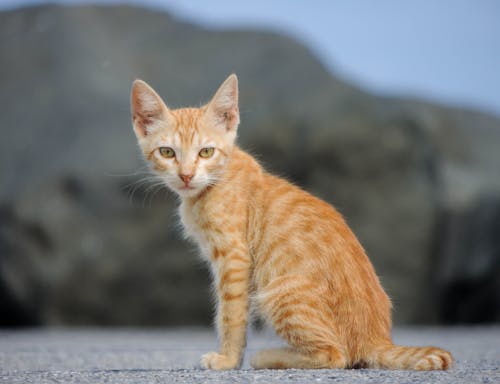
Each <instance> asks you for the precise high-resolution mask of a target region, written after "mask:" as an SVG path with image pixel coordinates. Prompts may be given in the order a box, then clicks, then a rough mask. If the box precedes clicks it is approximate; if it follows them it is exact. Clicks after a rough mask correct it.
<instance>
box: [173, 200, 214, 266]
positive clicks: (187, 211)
mask: <svg viewBox="0 0 500 384" xmlns="http://www.w3.org/2000/svg"><path fill="white" fill-rule="evenodd" d="M179 217H180V219H181V223H182V227H183V230H184V237H186V238H187V239H190V240H192V241H194V242H195V243H196V244H197V245H198V247H199V248H200V251H201V254H202V256H203V257H204V258H205V259H209V258H210V245H209V243H208V240H207V238H206V236H205V235H204V234H203V231H202V229H201V228H200V226H199V224H198V223H199V220H198V212H197V211H196V209H195V208H194V207H193V206H192V205H191V204H188V203H186V202H184V201H183V202H182V203H181V205H180V207H179Z"/></svg>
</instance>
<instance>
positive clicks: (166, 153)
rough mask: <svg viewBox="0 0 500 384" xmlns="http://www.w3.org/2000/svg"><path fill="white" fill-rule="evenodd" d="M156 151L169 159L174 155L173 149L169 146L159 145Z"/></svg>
mask: <svg viewBox="0 0 500 384" xmlns="http://www.w3.org/2000/svg"><path fill="white" fill-rule="evenodd" d="M158 151H159V152H160V155H162V156H163V157H165V158H166V159H171V158H172V157H174V156H175V151H174V150H173V149H172V148H170V147H160V148H158Z"/></svg>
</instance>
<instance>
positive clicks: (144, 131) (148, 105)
mask: <svg viewBox="0 0 500 384" xmlns="http://www.w3.org/2000/svg"><path fill="white" fill-rule="evenodd" d="M130 108H131V110H132V124H133V126H134V131H135V134H136V135H137V137H138V138H143V137H146V136H147V135H149V134H151V133H152V132H154V130H155V129H156V127H157V126H158V125H159V124H161V123H162V122H165V121H168V119H169V118H170V112H169V110H168V108H167V106H166V105H165V103H164V102H163V100H162V99H161V97H160V96H159V95H158V94H157V93H156V92H155V91H154V89H153V88H151V87H150V86H149V85H148V84H146V83H145V82H144V81H142V80H135V81H134V83H133V84H132V91H131V95H130Z"/></svg>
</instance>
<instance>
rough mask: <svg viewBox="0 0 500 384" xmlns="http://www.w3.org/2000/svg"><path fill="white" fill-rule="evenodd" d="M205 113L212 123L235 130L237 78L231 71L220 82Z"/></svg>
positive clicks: (236, 121) (238, 117)
mask: <svg viewBox="0 0 500 384" xmlns="http://www.w3.org/2000/svg"><path fill="white" fill-rule="evenodd" d="M206 114H207V115H208V117H209V118H210V120H211V122H212V124H214V125H216V126H217V127H221V128H223V129H224V130H226V131H236V129H237V128H238V124H239V123H240V112H239V110H238V78H237V77H236V75H235V74H234V73H233V74H232V75H229V77H228V78H227V79H226V80H225V81H224V83H222V85H221V86H220V87H219V89H218V90H217V92H216V93H215V96H214V97H213V98H212V100H211V101H210V103H208V106H207V111H206Z"/></svg>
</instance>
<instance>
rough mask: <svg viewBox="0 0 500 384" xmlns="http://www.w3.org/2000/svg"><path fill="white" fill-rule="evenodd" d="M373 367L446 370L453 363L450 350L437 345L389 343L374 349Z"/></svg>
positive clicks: (371, 364) (371, 363)
mask: <svg viewBox="0 0 500 384" xmlns="http://www.w3.org/2000/svg"><path fill="white" fill-rule="evenodd" d="M370 360H371V361H370V363H369V365H370V366H371V368H385V369H415V370H418V371H431V370H439V369H441V370H444V369H448V368H450V367H451V366H452V365H453V356H452V355H451V353H450V352H448V351H445V350H444V349H441V348H436V347H403V346H400V345H393V344H388V345H384V346H378V347H375V348H374V349H373V353H372V356H371V359H370Z"/></svg>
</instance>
